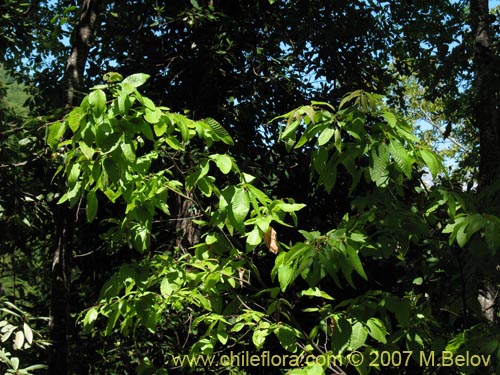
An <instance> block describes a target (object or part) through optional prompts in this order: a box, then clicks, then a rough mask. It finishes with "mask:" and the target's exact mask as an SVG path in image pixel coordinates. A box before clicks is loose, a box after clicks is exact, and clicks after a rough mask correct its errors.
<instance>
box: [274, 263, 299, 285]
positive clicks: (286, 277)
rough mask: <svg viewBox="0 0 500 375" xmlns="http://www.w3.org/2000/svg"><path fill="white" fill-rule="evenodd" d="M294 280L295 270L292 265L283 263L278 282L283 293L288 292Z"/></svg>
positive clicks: (279, 268)
mask: <svg viewBox="0 0 500 375" xmlns="http://www.w3.org/2000/svg"><path fill="white" fill-rule="evenodd" d="M294 278H295V277H294V269H293V268H292V266H291V265H290V264H285V263H283V264H282V265H280V266H279V267H278V281H279V283H280V288H281V291H282V292H284V291H285V290H286V288H287V287H288V285H290V283H291V282H292V281H293V279H294Z"/></svg>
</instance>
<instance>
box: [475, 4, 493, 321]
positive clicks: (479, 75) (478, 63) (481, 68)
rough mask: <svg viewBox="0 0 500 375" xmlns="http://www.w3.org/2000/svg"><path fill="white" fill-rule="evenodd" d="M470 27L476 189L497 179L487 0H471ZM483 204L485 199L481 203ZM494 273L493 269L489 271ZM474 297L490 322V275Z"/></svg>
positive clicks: (491, 316) (484, 276)
mask: <svg viewBox="0 0 500 375" xmlns="http://www.w3.org/2000/svg"><path fill="white" fill-rule="evenodd" d="M470 6H471V28H472V32H473V35H474V70H475V74H476V80H475V93H476V96H475V100H474V105H475V107H474V117H475V124H476V126H477V127H478V130H479V150H480V156H479V182H478V185H479V186H478V188H479V191H480V192H481V191H484V190H485V189H486V188H488V187H489V186H491V185H492V184H495V183H498V182H499V177H500V123H499V113H498V112H499V105H498V91H499V85H498V72H497V69H498V66H497V65H498V59H497V58H496V57H495V54H494V52H493V50H492V46H491V40H490V38H491V37H492V34H491V33H492V31H491V27H490V14H489V8H488V0H471V3H470ZM485 203H487V202H485ZM493 272H495V271H493ZM482 284H483V285H482V288H481V290H480V291H479V296H478V300H479V303H480V304H481V309H482V313H483V318H485V319H486V320H488V321H490V322H493V321H494V320H495V316H496V310H495V304H496V296H497V294H498V289H497V285H496V283H495V281H494V277H493V275H492V274H485V275H483V276H482Z"/></svg>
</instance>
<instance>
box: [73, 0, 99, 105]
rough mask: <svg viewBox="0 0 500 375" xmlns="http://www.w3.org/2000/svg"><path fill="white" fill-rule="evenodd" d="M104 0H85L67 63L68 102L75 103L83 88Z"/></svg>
mask: <svg viewBox="0 0 500 375" xmlns="http://www.w3.org/2000/svg"><path fill="white" fill-rule="evenodd" d="M101 3H102V0H83V1H82V14H81V16H80V21H79V22H78V24H77V25H76V26H75V29H74V31H73V35H72V40H71V43H72V46H71V54H70V56H69V58H68V63H67V65H66V71H65V79H66V85H67V91H66V98H67V99H66V100H67V104H69V105H75V104H76V99H77V94H78V92H79V90H81V88H82V80H83V73H84V71H85V64H86V62H87V57H88V55H89V51H90V47H91V46H92V41H93V39H94V33H95V30H96V27H97V25H98V22H99V12H100V8H101Z"/></svg>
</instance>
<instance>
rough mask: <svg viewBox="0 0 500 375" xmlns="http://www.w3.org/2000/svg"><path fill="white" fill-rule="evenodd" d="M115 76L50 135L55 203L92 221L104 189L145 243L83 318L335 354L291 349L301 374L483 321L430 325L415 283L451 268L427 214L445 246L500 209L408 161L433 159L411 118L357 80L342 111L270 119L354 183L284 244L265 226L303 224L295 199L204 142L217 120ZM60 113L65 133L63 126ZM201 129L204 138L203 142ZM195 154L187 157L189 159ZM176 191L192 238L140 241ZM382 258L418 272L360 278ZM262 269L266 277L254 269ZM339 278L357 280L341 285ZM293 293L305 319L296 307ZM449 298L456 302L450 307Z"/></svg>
mask: <svg viewBox="0 0 500 375" xmlns="http://www.w3.org/2000/svg"><path fill="white" fill-rule="evenodd" d="M120 79H121V77H117V79H116V81H113V82H112V83H109V84H108V85H102V86H98V87H95V88H94V90H93V91H92V92H91V93H90V94H89V95H88V96H87V97H85V98H84V99H83V101H82V103H81V105H80V106H79V107H76V108H74V109H73V110H72V111H71V113H70V114H69V115H68V116H67V117H66V118H65V119H64V120H63V121H61V122H59V123H55V124H53V125H51V128H50V129H49V132H48V142H49V144H50V145H51V147H52V148H53V149H54V150H60V149H61V148H63V149H64V150H65V153H64V160H65V163H64V165H63V166H61V168H60V170H61V171H64V174H65V175H66V179H67V184H68V189H67V192H66V193H65V194H64V195H63V196H62V197H61V198H60V203H64V202H66V201H69V203H70V204H71V205H76V204H77V203H78V204H80V203H79V202H80V201H81V202H82V207H83V202H85V203H84V204H85V212H86V216H87V220H88V221H89V222H91V221H93V220H95V219H101V220H102V219H105V217H104V214H103V213H102V210H101V207H102V206H103V205H106V204H109V203H107V202H105V200H106V199H107V200H108V201H109V202H110V203H111V204H113V205H115V206H117V207H119V208H120V209H121V217H119V220H118V221H117V220H115V221H116V222H117V224H118V228H117V229H118V230H117V232H118V233H119V234H120V235H121V236H122V238H124V239H126V240H127V241H128V242H129V243H130V244H131V245H133V247H135V249H137V250H138V251H139V252H140V253H142V254H143V256H142V257H141V258H140V259H138V260H137V261H134V262H129V263H124V264H122V265H121V267H120V269H119V270H118V272H117V273H115V274H114V275H113V276H112V277H111V278H110V279H109V280H108V281H107V282H106V284H105V285H104V286H103V288H102V290H101V293H100V296H99V298H98V301H97V303H96V304H95V305H94V306H92V307H90V308H89V309H88V310H86V311H85V313H84V314H82V315H81V321H82V323H83V325H84V326H85V327H86V329H87V330H88V332H90V333H91V334H96V333H97V332H98V327H101V328H100V333H101V334H102V335H104V336H111V335H115V334H122V335H132V334H135V332H136V331H137V329H138V327H142V328H144V329H145V330H146V331H149V332H151V333H155V332H157V331H158V330H159V329H160V328H161V327H163V326H164V327H165V329H167V331H168V330H169V329H170V330H175V324H174V323H173V321H174V320H175V319H174V320H172V318H173V317H183V316H184V317H186V316H187V317H189V318H188V319H189V321H190V328H189V333H190V334H192V341H191V342H190V345H189V354H191V355H199V354H203V355H211V354H213V353H216V352H220V351H221V350H222V352H224V348H232V347H233V346H237V347H240V348H247V347H248V346H249V345H250V346H253V347H254V348H255V350H264V349H265V348H266V347H267V345H269V342H270V341H271V337H274V338H275V339H276V340H277V341H278V342H279V344H280V346H281V348H282V350H284V351H285V352H288V353H293V354H296V355H309V354H313V355H315V356H325V357H328V356H333V357H334V358H336V359H337V364H331V363H327V362H324V366H318V365H317V364H311V363H310V364H305V363H301V366H303V369H301V370H298V369H295V370H294V371H292V373H296V374H300V373H307V374H321V373H328V372H330V371H334V370H335V368H336V367H335V366H337V365H338V364H340V365H342V366H348V363H349V358H350V357H349V356H350V354H351V353H353V351H359V352H361V353H363V354H364V355H365V356H366V358H373V356H376V355H378V353H382V352H392V351H397V350H399V351H404V350H406V351H408V352H409V353H410V354H409V356H408V361H410V363H411V364H415V363H419V362H418V361H419V358H420V357H419V355H420V354H419V353H420V352H428V351H430V350H435V351H442V350H445V348H449V350H452V351H454V352H457V353H459V352H461V351H463V350H465V349H464V348H471V347H474V345H476V344H475V343H477V342H478V340H479V338H481V337H482V338H485V337H486V336H488V335H489V334H487V335H486V336H484V335H483V333H484V332H483V331H482V328H481V327H482V326H478V327H479V328H477V329H474V330H473V332H472V333H469V332H468V331H466V332H462V333H459V334H458V336H448V337H439V338H438V339H436V337H435V336H434V335H433V333H432V330H433V329H434V328H435V327H436V326H437V325H438V323H437V321H436V318H435V316H434V311H433V309H434V308H435V306H433V304H432V303H431V301H429V299H428V298H427V297H425V296H424V295H423V294H422V293H418V292H416V289H417V288H418V287H419V286H421V285H422V284H423V283H424V282H428V280H425V281H424V277H429V275H439V273H442V272H445V271H444V270H443V269H442V268H439V267H444V266H442V265H440V263H439V262H438V260H437V258H436V257H438V256H440V255H439V254H440V253H442V252H443V251H444V250H443V244H442V243H441V242H439V241H435V240H434V239H433V238H432V236H433V234H432V233H431V232H432V231H434V230H435V226H436V227H437V228H439V231H440V233H441V234H442V235H446V234H448V233H450V237H449V244H450V245H452V244H453V243H454V242H455V241H456V242H457V243H458V244H459V246H460V247H464V246H466V245H467V244H469V243H471V241H478V240H479V241H482V240H483V239H484V241H486V242H485V243H486V244H487V245H488V247H487V248H488V249H489V250H488V251H490V252H494V251H496V248H495V244H497V243H498V238H497V237H496V236H497V235H496V233H498V230H497V228H498V225H499V224H498V223H499V221H498V218H497V217H496V216H494V215H490V214H483V213H479V212H475V211H474V210H473V208H472V207H468V206H467V205H466V204H465V201H466V200H467V201H470V199H465V198H462V197H461V196H460V195H458V194H455V193H451V192H448V191H447V190H444V189H438V190H436V191H435V192H434V193H432V194H429V192H428V191H427V188H425V186H423V185H422V182H421V180H420V176H419V172H418V171H420V170H422V169H423V168H425V167H426V168H428V169H429V170H430V171H431V173H432V174H433V176H437V175H438V174H440V173H441V171H442V166H441V162H440V159H439V157H438V156H437V155H436V154H435V153H434V152H433V151H431V150H430V149H428V148H427V147H425V146H424V145H420V144H418V140H417V139H416V138H415V136H413V135H412V129H411V127H410V126H409V125H408V124H407V123H405V122H404V121H403V120H402V119H401V118H400V117H399V116H397V115H396V114H394V113H392V112H390V111H387V110H386V109H383V108H384V105H383V102H382V98H381V97H379V96H375V95H372V94H368V93H365V92H363V91H357V92H354V93H352V94H350V95H349V96H347V97H346V98H345V99H344V100H342V102H341V103H340V106H339V109H338V110H335V109H334V108H333V107H332V106H330V105H329V104H326V103H318V102H314V103H312V105H310V106H305V107H300V108H298V109H296V110H294V111H291V112H289V113H288V114H286V115H284V116H281V117H279V118H278V119H280V120H284V121H286V124H285V125H284V127H283V128H282V130H281V140H282V141H283V142H284V143H285V144H286V146H287V148H288V150H289V152H291V153H293V152H298V151H299V150H307V151H308V153H309V155H310V156H311V159H310V169H311V172H312V173H311V175H312V178H313V180H315V181H316V183H317V184H318V186H323V187H324V189H325V190H326V191H327V192H329V193H331V194H335V192H336V188H337V187H338V186H339V184H340V182H339V180H338V178H337V177H338V176H339V175H342V174H343V177H342V178H343V179H342V181H341V183H342V184H344V188H345V189H347V190H348V192H349V194H350V195H351V196H352V199H351V208H350V210H349V211H348V212H346V213H345V214H344V216H343V218H342V219H341V220H340V221H339V222H338V223H337V225H336V226H335V227H334V228H332V229H331V230H329V231H327V232H326V233H321V232H320V231H315V230H299V231H298V232H299V234H300V235H301V236H302V238H303V240H301V241H298V242H294V243H288V244H287V243H282V242H277V241H276V239H274V240H273V239H271V238H272V237H271V234H272V232H273V231H275V228H276V229H278V232H279V231H280V230H281V229H279V228H286V227H291V225H290V224H289V223H288V222H287V217H289V218H291V219H292V222H293V224H294V225H295V226H297V225H298V224H299V223H298V217H297V211H300V210H301V209H302V208H304V205H303V204H300V203H295V202H293V201H292V200H283V199H272V198H271V197H269V196H268V195H267V194H266V193H265V192H264V191H263V190H261V189H260V188H258V187H257V186H256V179H255V177H254V176H252V175H250V174H247V173H245V172H243V171H242V170H241V169H240V167H239V166H238V161H237V160H236V159H235V158H233V157H232V156H231V155H229V154H228V153H221V149H220V148H219V149H218V152H216V153H210V152H209V150H210V147H212V146H213V144H214V143H215V142H223V143H224V144H226V145H232V140H231V137H230V136H229V134H228V133H227V131H225V130H224V129H223V128H222V126H221V125H220V124H219V123H217V122H216V121H215V120H213V119H207V120H200V121H193V120H191V119H189V118H187V117H185V116H183V115H181V114H178V113H172V112H169V111H168V109H167V108H164V107H157V106H156V105H155V104H154V103H153V102H152V101H151V100H150V99H148V98H146V97H144V96H142V95H141V94H140V93H139V91H138V90H137V88H138V87H139V86H140V85H141V84H143V83H144V82H145V81H146V80H147V76H146V75H143V74H136V75H133V76H130V77H128V78H125V79H124V80H123V81H121V80H120ZM108 92H109V93H110V94H111V95H109V94H108ZM68 128H69V129H71V131H72V133H73V134H72V136H71V138H70V139H69V140H62V141H60V138H61V137H63V136H64V134H65V131H66V130H67V129H68ZM200 143H201V144H202V145H203V146H206V148H205V150H204V152H202V153H197V152H196V147H197V146H199V144H200ZM189 158H192V160H193V161H194V162H192V163H186V160H189ZM345 175H346V176H348V178H347V180H346V177H345ZM175 197H180V198H181V199H183V200H188V201H190V202H191V203H192V204H193V207H194V209H195V211H196V212H195V215H194V216H193V222H194V223H196V225H197V226H198V228H199V230H200V232H201V241H200V242H198V243H197V244H195V245H194V246H193V247H192V248H191V249H174V250H168V251H157V250H156V249H154V248H151V246H150V245H151V243H152V241H151V238H152V236H154V235H157V234H158V233H157V232H156V231H155V230H154V222H155V221H156V220H158V218H159V217H162V216H163V217H168V216H169V215H172V214H171V211H172V204H171V202H173V199H172V198H175ZM292 228H293V227H292ZM291 230H293V229H291ZM478 234H479V236H478ZM273 241H274V242H273ZM422 243H424V244H425V247H423V248H422V247H421V244H422ZM266 247H267V249H268V250H269V251H272V252H277V254H276V257H275V259H274V266H273V268H272V270H270V272H269V273H270V274H269V275H266V274H263V273H262V272H261V270H260V269H259V267H258V265H257V262H256V260H255V259H252V257H254V256H256V254H259V250H260V249H262V250H265V248H266ZM415 249H417V250H415ZM420 249H423V250H420ZM275 250H276V251H275ZM415 251H421V252H422V253H421V254H420V255H413V257H416V258H417V259H419V261H418V262H420V263H418V262H415V261H414V260H413V259H411V257H410V255H409V254H411V253H413V252H415ZM260 254H262V252H261V253H260ZM386 261H387V262H391V264H394V265H396V267H398V268H399V267H402V268H408V267H414V266H416V267H421V268H422V270H425V272H424V271H422V276H423V277H422V276H418V273H417V272H415V273H413V275H417V276H412V278H411V279H409V280H401V281H400V282H401V285H396V286H394V287H392V289H391V290H387V289H378V288H377V287H374V286H371V285H370V284H368V283H371V282H374V281H375V282H376V279H377V275H374V274H373V271H372V270H371V269H370V267H373V265H374V264H377V263H378V262H381V263H383V262H386ZM412 262H414V263H412ZM370 265H371V266H370ZM269 277H270V278H271V284H268V283H267V282H265V281H264V279H268V278H269ZM435 277H437V276H435ZM346 289H348V290H351V291H356V290H358V292H357V293H355V294H354V295H353V294H351V296H350V297H348V298H339V297H338V296H339V295H341V294H342V293H344V291H345V290H346ZM467 301H469V299H468V300H467ZM466 303H467V304H470V308H471V309H472V308H473V303H472V302H471V301H469V302H466ZM298 304H300V305H301V306H302V308H301V311H300V314H301V315H302V318H303V317H304V316H306V317H307V323H306V324H303V323H300V322H299V321H298V319H297V317H296V314H297V311H296V309H297V307H296V306H297V305H298ZM449 308H450V309H451V310H450V311H454V312H455V311H456V313H457V314H459V312H460V306H455V305H452V306H451V307H449ZM462 308H463V307H462ZM167 316H168V317H170V318H169V320H168V321H167V320H166V318H165V317H167ZM102 317H104V318H106V322H105V324H104V325H103V324H102V323H101V318H102ZM482 335H483V336H482ZM488 337H490V336H488ZM320 342H323V343H326V344H325V345H323V346H321V345H320ZM487 342H488V343H489V344H488V345H486V344H485V345H486V346H485V345H482V344H481V345H482V346H481V345H480V346H479V347H476V349H477V350H480V351H481V354H482V353H486V352H487V353H493V352H495V350H497V347H498V341H494V340H490V341H487ZM177 354H179V353H178V352H173V353H169V354H168V355H177ZM148 363H149V362H148ZM141 366H142V367H141V368H150V369H153V368H154V366H153V364H151V363H149V364H146V362H144V363H142V364H141ZM144 366H145V367H144ZM375 369H377V370H379V371H381V372H383V370H384V368H383V366H382V367H381V366H375V367H373V366H368V362H365V363H364V364H363V365H361V366H358V367H357V368H356V370H357V371H358V372H359V373H360V374H367V373H369V372H370V371H374V370H375ZM141 371H142V370H141ZM464 371H466V370H464Z"/></svg>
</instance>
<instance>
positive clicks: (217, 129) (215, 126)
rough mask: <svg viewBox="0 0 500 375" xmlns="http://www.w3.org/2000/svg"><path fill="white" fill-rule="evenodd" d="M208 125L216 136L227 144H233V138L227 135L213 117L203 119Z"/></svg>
mask: <svg viewBox="0 0 500 375" xmlns="http://www.w3.org/2000/svg"><path fill="white" fill-rule="evenodd" d="M204 121H205V122H206V123H207V124H208V126H210V128H211V129H212V130H213V131H214V133H215V134H216V135H217V137H218V138H219V139H220V140H221V141H222V142H224V143H225V144H227V145H230V146H232V145H234V142H233V139H232V138H231V136H230V135H229V133H228V132H227V130H226V129H224V127H223V126H222V125H221V124H220V123H219V122H218V121H216V120H214V119H213V118H206V119H205V120H204Z"/></svg>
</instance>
